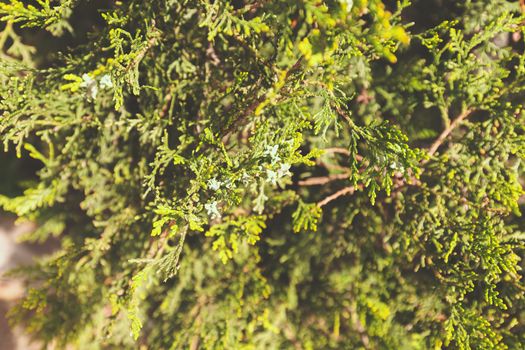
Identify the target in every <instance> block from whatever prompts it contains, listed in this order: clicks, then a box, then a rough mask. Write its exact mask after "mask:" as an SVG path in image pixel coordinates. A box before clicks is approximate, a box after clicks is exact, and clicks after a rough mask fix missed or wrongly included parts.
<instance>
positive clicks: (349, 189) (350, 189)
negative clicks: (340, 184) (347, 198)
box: [317, 185, 362, 208]
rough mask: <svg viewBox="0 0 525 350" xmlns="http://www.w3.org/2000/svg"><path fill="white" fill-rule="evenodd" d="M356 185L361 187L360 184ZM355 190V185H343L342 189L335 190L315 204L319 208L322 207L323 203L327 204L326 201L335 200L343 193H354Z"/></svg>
mask: <svg viewBox="0 0 525 350" xmlns="http://www.w3.org/2000/svg"><path fill="white" fill-rule="evenodd" d="M358 187H362V185H360V186H358ZM354 192H355V187H354V186H348V187H345V188H343V189H342V190H339V191H337V192H336V193H334V194H332V195H330V196H328V197H326V198H325V199H323V200H322V201H320V202H318V203H317V206H318V207H319V208H322V207H324V206H325V205H327V204H328V203H330V202H332V201H334V200H336V199H337V198H339V197H341V196H344V195H347V194H354Z"/></svg>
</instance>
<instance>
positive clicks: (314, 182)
mask: <svg viewBox="0 0 525 350" xmlns="http://www.w3.org/2000/svg"><path fill="white" fill-rule="evenodd" d="M349 176H350V174H349V173H343V174H332V175H328V176H319V177H310V178H308V179H306V180H301V181H299V182H298V185H299V186H319V185H324V184H327V183H329V182H331V181H337V180H346V179H348V177H349Z"/></svg>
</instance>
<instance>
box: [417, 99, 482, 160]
mask: <svg viewBox="0 0 525 350" xmlns="http://www.w3.org/2000/svg"><path fill="white" fill-rule="evenodd" d="M472 112H473V109H471V108H467V109H466V110H464V111H463V112H462V113H461V114H460V115H459V116H458V117H457V118H456V119H454V121H453V122H452V123H450V125H449V126H448V127H447V128H446V129H445V130H443V132H442V133H441V134H440V135H439V136H438V138H437V139H436V140H435V141H434V143H433V144H432V145H431V146H430V148H429V149H428V154H429V155H430V156H433V155H434V153H436V151H437V150H438V148H439V147H440V146H441V145H442V144H443V142H445V140H446V138H447V137H448V135H450V133H451V132H452V131H453V130H454V129H455V128H457V127H458V126H459V125H460V124H461V122H462V121H463V120H465V119H466V118H468V117H469V116H470V115H471V114H472ZM424 163H426V161H424V162H423V164H424Z"/></svg>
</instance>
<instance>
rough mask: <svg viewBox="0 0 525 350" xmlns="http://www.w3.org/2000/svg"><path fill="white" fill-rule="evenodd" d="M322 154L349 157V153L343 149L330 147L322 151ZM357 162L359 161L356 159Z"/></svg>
mask: <svg viewBox="0 0 525 350" xmlns="http://www.w3.org/2000/svg"><path fill="white" fill-rule="evenodd" d="M323 151H324V153H339V154H344V155H346V156H349V155H350V151H349V150H347V149H346V148H343V147H330V148H325V149H323ZM358 160H359V159H358Z"/></svg>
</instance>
